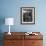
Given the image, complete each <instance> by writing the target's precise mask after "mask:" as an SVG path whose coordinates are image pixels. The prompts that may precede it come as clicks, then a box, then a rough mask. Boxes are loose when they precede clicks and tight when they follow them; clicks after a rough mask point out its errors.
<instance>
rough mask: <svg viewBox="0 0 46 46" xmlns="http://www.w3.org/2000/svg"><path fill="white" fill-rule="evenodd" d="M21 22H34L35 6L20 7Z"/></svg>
mask: <svg viewBox="0 0 46 46" xmlns="http://www.w3.org/2000/svg"><path fill="white" fill-rule="evenodd" d="M21 24H35V7H21Z"/></svg>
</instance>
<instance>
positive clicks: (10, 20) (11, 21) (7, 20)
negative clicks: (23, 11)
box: [5, 18, 14, 25]
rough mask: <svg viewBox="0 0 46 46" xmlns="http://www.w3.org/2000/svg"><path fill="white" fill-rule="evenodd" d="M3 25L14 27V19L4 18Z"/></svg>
mask: <svg viewBox="0 0 46 46" xmlns="http://www.w3.org/2000/svg"><path fill="white" fill-rule="evenodd" d="M5 25H14V18H5Z"/></svg>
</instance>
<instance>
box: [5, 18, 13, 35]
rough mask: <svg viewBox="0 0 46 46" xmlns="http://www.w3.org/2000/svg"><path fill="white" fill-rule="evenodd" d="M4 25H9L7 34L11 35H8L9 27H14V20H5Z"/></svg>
mask: <svg viewBox="0 0 46 46" xmlns="http://www.w3.org/2000/svg"><path fill="white" fill-rule="evenodd" d="M5 25H9V32H8V34H9V35H11V33H10V26H11V25H14V18H5Z"/></svg>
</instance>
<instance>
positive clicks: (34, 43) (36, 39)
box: [4, 32, 43, 46]
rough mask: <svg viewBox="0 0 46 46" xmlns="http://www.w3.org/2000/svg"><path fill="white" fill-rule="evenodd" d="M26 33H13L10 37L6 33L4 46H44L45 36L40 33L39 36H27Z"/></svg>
mask: <svg viewBox="0 0 46 46" xmlns="http://www.w3.org/2000/svg"><path fill="white" fill-rule="evenodd" d="M25 33H26V32H11V35H8V34H7V32H5V33H4V46H43V35H42V34H41V33H40V32H33V33H37V34H38V35H25Z"/></svg>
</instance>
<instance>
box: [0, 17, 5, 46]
mask: <svg viewBox="0 0 46 46" xmlns="http://www.w3.org/2000/svg"><path fill="white" fill-rule="evenodd" d="M4 23H5V17H4V16H0V46H3V34H4V33H3V32H2V25H3V24H4Z"/></svg>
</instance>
